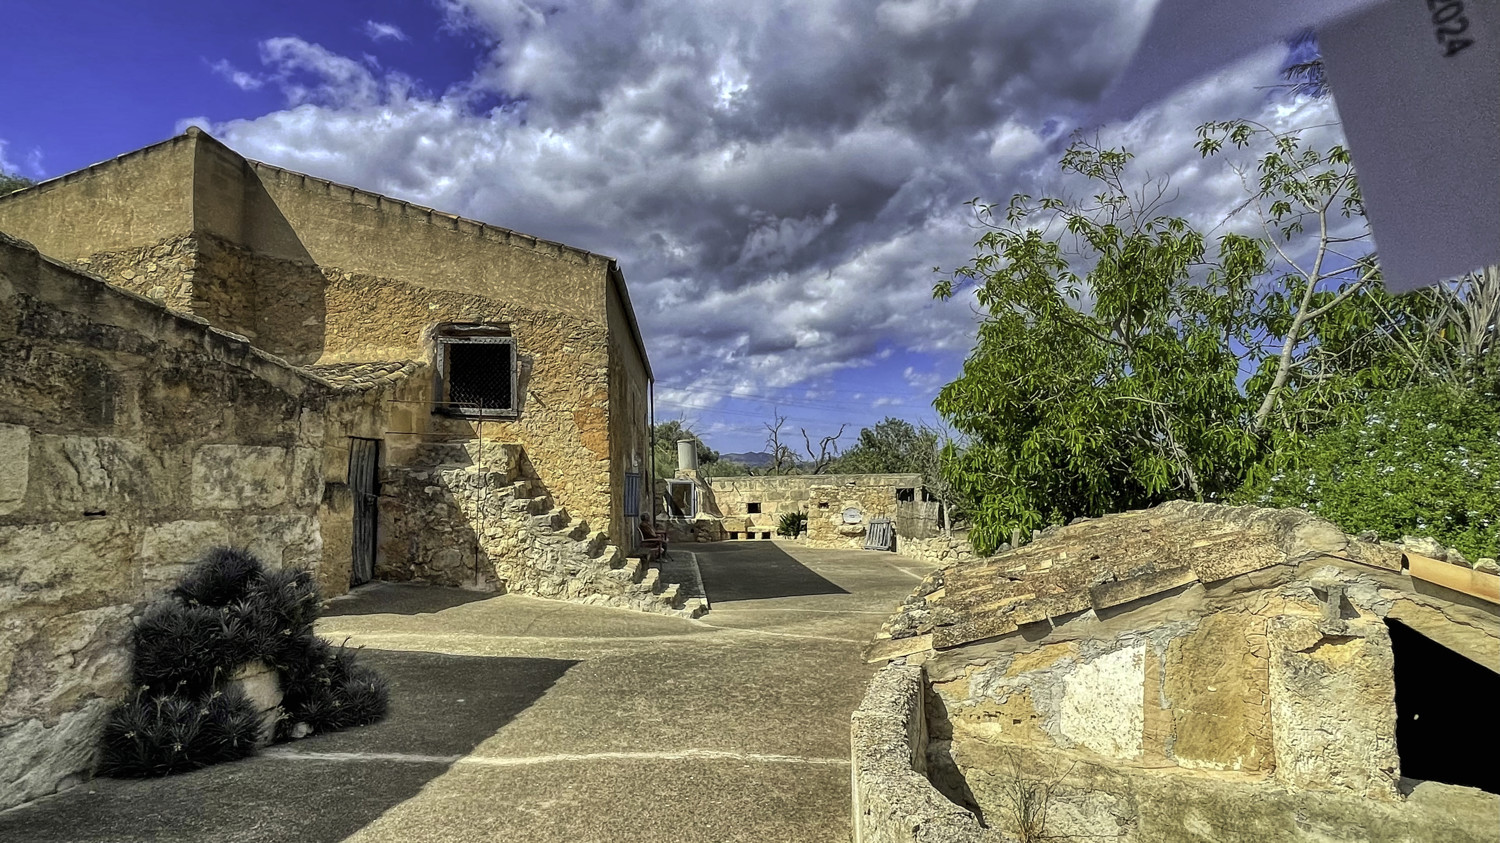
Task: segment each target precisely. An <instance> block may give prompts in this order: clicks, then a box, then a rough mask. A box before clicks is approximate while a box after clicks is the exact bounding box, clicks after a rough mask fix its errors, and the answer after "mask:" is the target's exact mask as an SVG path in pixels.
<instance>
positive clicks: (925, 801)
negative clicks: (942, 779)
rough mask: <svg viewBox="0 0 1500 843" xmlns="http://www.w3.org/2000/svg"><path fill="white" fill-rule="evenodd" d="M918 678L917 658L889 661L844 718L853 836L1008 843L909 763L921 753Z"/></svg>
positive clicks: (859, 841)
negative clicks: (911, 661)
mask: <svg viewBox="0 0 1500 843" xmlns="http://www.w3.org/2000/svg"><path fill="white" fill-rule="evenodd" d="M926 684H927V683H926V680H925V678H924V677H923V675H922V668H921V667H920V666H917V665H906V664H902V663H899V662H892V663H890V664H888V665H886V666H885V667H884V668H882V669H881V670H880V672H879V673H876V674H875V678H874V679H872V680H871V681H870V686H869V688H868V690H866V692H865V698H864V700H863V702H861V703H860V705H859V708H858V709H856V710H855V712H854V715H853V717H852V718H851V728H850V747H851V759H850V760H851V762H852V770H851V776H852V782H851V793H852V797H853V805H852V811H851V814H850V816H851V819H852V822H853V827H854V843H1014V839H1013V838H1011V837H1010V836H1009V835H1006V834H1004V833H1002V832H1000V831H998V830H996V829H990V828H985V827H983V826H981V825H980V824H979V819H978V818H977V817H975V816H974V814H973V813H972V812H970V811H968V810H967V809H965V808H963V807H961V806H959V805H955V804H954V803H953V802H951V801H949V800H948V798H947V797H945V796H943V795H942V794H941V793H939V792H938V790H937V788H935V787H933V786H932V783H931V782H929V781H928V780H927V777H926V776H924V775H923V774H921V773H919V772H917V770H916V769H915V767H914V762H921V760H922V759H924V758H925V757H926V754H927V720H926V714H925V713H924V711H923V699H924V696H925V694H926Z"/></svg>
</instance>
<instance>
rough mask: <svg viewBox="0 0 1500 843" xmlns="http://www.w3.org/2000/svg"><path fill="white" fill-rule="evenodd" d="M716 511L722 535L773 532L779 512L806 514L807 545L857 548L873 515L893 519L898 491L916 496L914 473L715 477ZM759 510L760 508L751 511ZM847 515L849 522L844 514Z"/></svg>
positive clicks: (919, 481)
mask: <svg viewBox="0 0 1500 843" xmlns="http://www.w3.org/2000/svg"><path fill="white" fill-rule="evenodd" d="M708 483H709V486H710V487H711V488H712V489H713V500H714V505H715V506H716V507H717V512H716V513H715V514H717V515H719V516H720V517H721V518H722V520H723V523H724V530H725V532H726V533H737V532H738V533H744V532H755V533H764V532H770V533H773V534H774V533H775V532H776V526H777V524H778V522H779V521H780V519H781V516H782V515H783V514H785V513H788V512H804V513H806V514H807V544H808V546H809V547H825V548H861V547H864V543H865V532H866V531H867V530H868V529H869V525H870V521H871V520H872V519H874V518H894V517H895V514H896V497H897V490H898V489H909V490H911V494H912V495H914V496H915V495H920V494H921V492H920V490H921V488H922V477H921V475H919V474H793V475H778V476H774V477H715V478H712V479H710V480H709V481H708ZM752 508H758V509H759V510H760V511H759V512H751V511H750V510H751V509H752ZM846 512H848V513H850V516H851V519H852V520H846V519H845V517H844V514H845V513H846Z"/></svg>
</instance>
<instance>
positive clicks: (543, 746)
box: [0, 542, 922, 843]
mask: <svg viewBox="0 0 1500 843" xmlns="http://www.w3.org/2000/svg"><path fill="white" fill-rule="evenodd" d="M692 551H693V552H694V553H695V555H696V558H697V560H698V563H699V568H700V570H701V572H702V579H703V582H704V586H705V588H706V590H707V592H708V596H709V599H710V600H711V601H712V606H713V609H712V611H711V612H710V613H709V614H708V615H707V616H705V617H704V618H702V619H700V620H696V621H690V620H685V619H680V618H669V617H664V616H655V615H647V614H640V613H635V612H629V611H625V610H618V609H602V608H594V607H588V606H578V605H573V604H567V603H555V602H550V601H545V600H537V599H533V598H527V597H517V596H503V597H489V596H487V595H480V594H474V593H470V592H462V591H455V590H447V589H426V588H421V587H413V586H406V587H403V586H394V585H382V584H377V585H373V586H369V587H366V588H362V589H360V590H359V591H358V592H356V593H355V594H353V595H350V596H349V597H346V598H340V599H339V600H336V601H334V602H333V603H332V604H330V607H329V610H328V613H327V615H326V616H325V618H324V620H323V621H322V622H321V623H320V625H319V631H320V632H321V633H322V634H323V635H325V636H326V637H329V638H331V639H333V640H334V641H342V640H344V639H345V638H346V637H347V638H348V639H349V641H350V643H351V644H355V645H359V646H362V647H364V648H365V651H364V654H363V655H364V657H365V659H366V660H367V661H368V663H370V664H371V665H373V666H375V667H376V668H378V669H380V670H381V671H382V672H384V673H385V674H386V675H387V676H388V677H389V678H390V679H391V682H392V708H391V714H390V716H389V717H388V718H387V719H386V720H385V721H384V722H382V723H380V724H377V725H375V726H371V727H367V728H364V729H355V730H351V731H348V732H342V733H338V734H333V735H325V736H318V737H314V738H310V739H307V740H304V741H299V742H295V743H292V744H286V745H282V746H279V747H276V748H273V749H272V750H270V751H268V752H267V753H266V754H264V755H262V756H260V757H258V758H255V759H251V760H249V761H244V762H239V763H236V764H226V765H221V766H218V767H211V768H208V769H206V770H202V771H198V772H195V773H190V774H187V775H183V776H175V777H172V778H168V779H158V780H152V781H114V780H107V779H100V780H95V781H93V782H90V783H88V784H86V785H84V786H81V787H78V788H75V789H73V790H71V791H67V792H65V793H62V794H59V795H57V796H54V797H51V798H49V799H44V800H41V801H39V802H36V803H32V804H31V805H27V806H22V807H21V808H18V809H14V810H12V811H9V812H5V813H0V840H12V839H14V840H26V841H34V843H52V842H53V841H57V842H58V843H61V841H99V842H100V843H103V841H109V843H134V841H142V843H144V841H162V843H173V841H183V842H184V843H186V841H199V840H213V841H216V843H238V842H239V841H245V842H246V843H249V841H265V842H266V843H270V842H271V841H288V843H291V841H299V843H300V841H307V842H308V843H323V842H324V841H326V843H335V841H340V840H349V841H358V842H359V843H386V841H389V843H396V841H401V842H402V843H438V841H444V843H446V842H447V841H508V840H517V841H523V840H524V841H570V843H581V842H582V841H621V842H622V843H623V841H670V843H693V842H694V841H704V843H727V841H757V843H759V841H841V840H847V839H848V837H849V818H848V810H849V764H848V761H849V714H850V712H852V711H853V710H854V707H855V706H856V704H857V703H858V701H859V698H860V696H861V695H862V693H863V690H864V685H865V683H866V682H867V680H868V679H869V677H870V675H871V672H872V671H871V669H870V668H869V667H868V666H866V665H864V664H863V663H862V662H861V660H860V658H859V650H860V648H861V646H862V645H863V644H864V643H865V642H866V641H868V640H869V637H870V636H871V635H872V634H873V633H874V632H875V631H876V629H878V627H879V625H880V623H881V622H882V620H883V619H884V618H886V617H887V616H888V615H889V614H890V612H891V611H892V609H893V608H894V606H895V604H896V603H898V602H899V601H900V600H901V598H902V597H904V596H905V595H906V594H907V593H908V592H909V591H910V590H911V588H912V586H913V585H914V584H915V583H916V581H917V580H918V579H919V578H920V575H921V573H922V571H921V569H920V568H919V567H918V566H917V565H916V563H912V562H910V561H909V560H905V559H903V558H901V557H897V556H894V555H892V554H882V553H872V552H864V551H818V550H808V549H805V548H800V547H796V546H794V545H783V544H772V543H768V542H743V543H725V544H719V545H699V546H696V547H693V548H692ZM673 552H674V553H681V552H686V551H682V550H674V551H673Z"/></svg>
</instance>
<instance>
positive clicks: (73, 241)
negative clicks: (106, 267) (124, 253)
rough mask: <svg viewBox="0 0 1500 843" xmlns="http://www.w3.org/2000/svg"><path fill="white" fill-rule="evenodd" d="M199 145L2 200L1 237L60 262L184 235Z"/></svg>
mask: <svg viewBox="0 0 1500 843" xmlns="http://www.w3.org/2000/svg"><path fill="white" fill-rule="evenodd" d="M196 145H197V144H196V141H195V140H194V138H192V137H191V136H189V135H179V136H177V137H175V138H172V139H170V140H167V141H163V142H162V143H158V144H154V145H152V146H148V147H146V148H144V149H138V150H136V151H134V152H129V153H126V154H124V155H121V156H119V157H118V158H113V159H110V160H109V161H105V162H102V163H100V164H96V165H94V166H92V167H89V168H87V169H83V170H79V171H78V172H75V173H69V174H67V175H64V176H60V177H58V178H55V179H50V180H48V181H45V182H42V183H41V184H38V185H36V186H34V187H30V188H27V189H26V190H21V191H17V192H15V193H11V194H8V195H6V196H3V197H0V231H3V232H5V233H6V234H9V235H10V236H12V237H16V238H19V239H21V240H25V241H27V242H30V243H31V244H33V245H35V246H36V248H37V249H39V250H40V251H41V252H42V253H43V254H45V255H50V256H52V257H54V258H57V259H58V260H62V261H75V260H77V259H79V258H82V257H87V256H89V255H92V254H97V253H99V252H113V251H118V250H122V249H131V248H138V247H141V246H145V245H147V244H152V243H159V242H161V241H163V240H167V239H170V238H173V237H179V236H183V235H186V234H189V233H191V232H192V230H193V218H192V187H193V166H194V159H195V155H196Z"/></svg>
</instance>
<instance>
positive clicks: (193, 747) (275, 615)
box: [100, 548, 389, 777]
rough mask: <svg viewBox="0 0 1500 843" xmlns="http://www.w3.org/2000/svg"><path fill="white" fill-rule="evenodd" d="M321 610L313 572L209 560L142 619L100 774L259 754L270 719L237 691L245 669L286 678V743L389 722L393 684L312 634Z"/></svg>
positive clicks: (218, 554) (243, 557)
mask: <svg viewBox="0 0 1500 843" xmlns="http://www.w3.org/2000/svg"><path fill="white" fill-rule="evenodd" d="M320 605H321V600H320V597H319V594H318V588H317V583H316V582H315V581H314V579H313V577H312V575H311V574H310V573H309V572H307V571H302V570H290V569H288V570H272V569H268V568H266V566H264V565H263V564H261V562H260V560H259V559H256V558H255V556H254V555H252V554H250V553H249V552H247V551H244V550H236V549H232V548H215V549H214V550H212V551H209V552H208V553H207V554H205V555H204V556H203V557H202V558H201V559H200V560H199V561H198V562H197V563H196V564H195V565H194V566H193V568H192V570H191V571H189V572H188V574H187V575H186V576H184V577H183V579H182V582H181V583H179V584H178V585H177V587H175V588H173V589H172V591H171V592H169V593H168V594H167V595H165V596H164V597H162V598H161V599H160V600H158V601H157V602H155V603H153V604H151V606H149V607H148V608H147V609H146V611H145V612H144V613H143V614H142V615H141V617H140V619H139V620H138V621H137V622H136V629H135V633H134V635H133V644H134V649H135V660H134V668H133V677H132V678H133V680H134V686H135V691H134V693H133V694H132V696H131V697H130V699H128V700H127V701H125V702H124V703H121V704H120V705H119V706H117V707H116V708H115V709H114V711H113V712H111V714H110V717H109V720H108V723H107V724H106V726H105V730H104V738H103V741H104V749H103V755H102V761H101V763H100V772H101V773H103V774H105V775H112V776H133V777H141V776H159V775H167V774H170V773H177V772H183V771H185V770H192V769H196V768H198V767H203V766H206V765H208V764H216V763H219V762H221V761H231V760H235V759H238V758H244V757H246V756H248V755H251V754H253V753H254V752H255V750H256V738H257V736H258V734H259V729H260V722H261V720H260V718H261V713H260V712H257V711H256V709H255V705H254V703H252V702H251V701H250V700H248V699H246V698H245V696H244V695H243V694H242V693H240V692H239V691H237V690H235V689H234V687H233V686H232V685H230V684H229V679H230V677H231V676H232V675H233V673H234V671H235V669H236V668H238V667H239V666H240V665H243V664H246V663H247V662H254V661H261V662H264V663H265V664H267V665H268V666H270V667H271V668H273V669H274V670H275V671H276V672H277V676H278V679H279V680H280V684H281V689H282V702H281V709H282V718H281V720H280V721H279V722H278V727H277V737H278V738H281V739H285V738H288V737H292V736H294V735H301V734H306V733H313V732H327V731H334V730H337V729H345V728H349V727H351V726H360V725H364V724H367V723H373V722H375V721H377V720H379V719H380V718H382V717H384V716H385V712H386V708H387V700H388V697H389V692H388V688H387V685H386V682H385V680H384V679H383V678H382V677H380V676H379V675H378V674H376V673H375V672H374V671H373V670H371V669H369V668H367V667H365V666H363V665H359V664H356V663H355V651H354V650H351V649H349V648H347V647H343V646H341V647H338V648H337V649H335V648H333V647H332V646H330V645H329V644H328V642H327V641H325V640H323V639H321V638H319V637H317V636H316V635H314V634H313V624H314V622H316V621H317V619H318V612H319V608H320ZM299 726H300V727H301V728H298V727H299Z"/></svg>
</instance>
